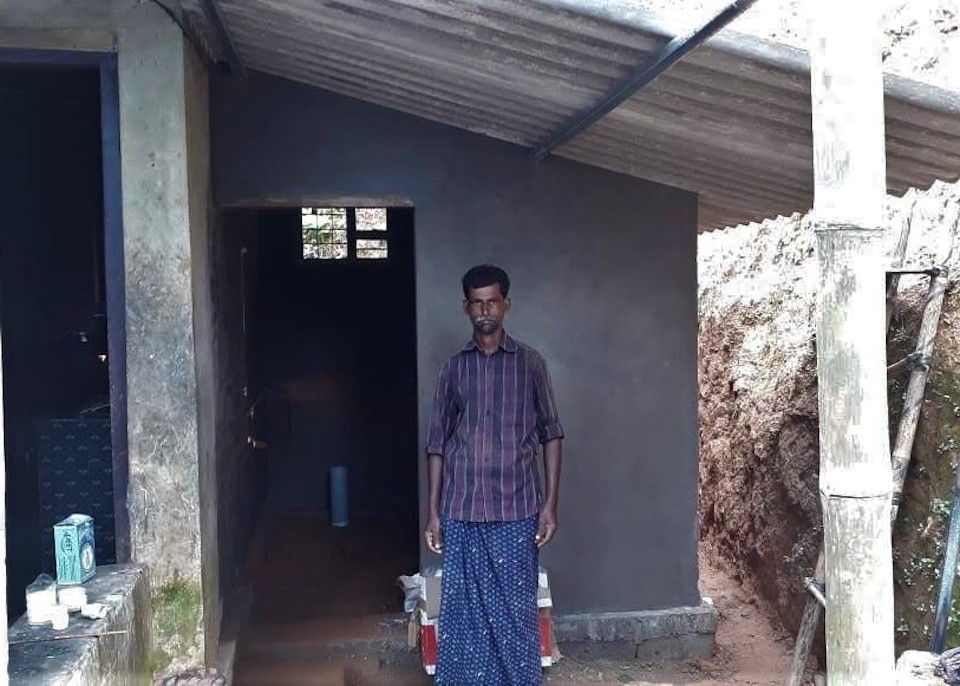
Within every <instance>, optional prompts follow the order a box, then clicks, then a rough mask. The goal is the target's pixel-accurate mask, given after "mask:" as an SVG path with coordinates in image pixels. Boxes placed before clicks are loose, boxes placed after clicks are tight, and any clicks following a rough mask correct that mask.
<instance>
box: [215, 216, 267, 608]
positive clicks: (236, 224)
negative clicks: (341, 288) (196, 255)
mask: <svg viewBox="0 0 960 686" xmlns="http://www.w3.org/2000/svg"><path fill="white" fill-rule="evenodd" d="M212 251H213V269H212V273H211V287H212V300H213V330H214V346H215V350H214V355H213V362H214V369H215V376H216V379H215V385H216V389H217V396H216V397H217V407H216V409H217V412H216V444H217V453H216V454H217V463H218V467H217V510H218V525H217V530H218V533H219V535H218V539H219V556H220V567H219V569H220V589H221V595H222V597H224V598H226V597H227V596H228V595H229V594H230V593H231V591H233V590H235V589H236V588H237V587H238V584H240V583H242V582H243V581H245V580H244V578H243V572H244V569H243V567H244V563H245V562H246V556H247V552H248V548H249V544H250V541H251V538H252V536H253V531H254V527H255V525H256V521H257V516H258V515H259V512H260V506H261V504H262V502H263V498H264V494H265V491H266V485H267V484H266V475H265V463H264V460H265V457H264V455H263V453H261V452H258V451H255V450H253V449H252V448H251V447H250V446H249V445H248V444H247V436H248V435H250V433H251V422H250V420H249V418H248V415H247V410H248V409H249V408H250V406H251V404H252V403H253V402H254V396H255V393H256V391H255V389H253V388H251V378H250V362H249V345H248V340H247V339H248V335H249V334H250V332H251V331H252V330H253V323H254V319H255V316H256V312H255V310H254V309H253V308H252V307H251V306H250V304H248V305H247V311H246V313H245V312H244V306H245V305H244V296H245V295H246V294H248V293H250V292H256V287H257V282H258V275H257V251H258V247H257V240H256V221H255V216H254V215H253V213H248V212H243V211H240V212H226V213H222V215H221V216H219V217H218V219H217V221H216V224H215V227H214V233H213V244H212ZM244 251H246V253H245V254H244ZM245 315H246V330H245V326H244V317H245Z"/></svg>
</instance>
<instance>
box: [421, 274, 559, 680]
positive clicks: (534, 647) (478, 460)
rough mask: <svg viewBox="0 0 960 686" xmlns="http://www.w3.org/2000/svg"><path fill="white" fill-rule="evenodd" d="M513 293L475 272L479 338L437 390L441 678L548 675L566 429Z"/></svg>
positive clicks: (435, 508)
mask: <svg viewBox="0 0 960 686" xmlns="http://www.w3.org/2000/svg"><path fill="white" fill-rule="evenodd" d="M509 292H510V279H509V278H508V276H507V274H506V272H504V271H503V270H502V269H500V268H498V267H493V266H490V265H483V266H478V267H474V268H473V269H471V270H470V271H468V272H467V273H466V274H465V275H464V277H463V295H464V303H463V309H464V312H465V313H466V315H467V317H468V318H469V319H470V322H471V324H472V325H473V337H472V338H471V339H470V341H469V342H468V343H467V344H466V345H465V346H464V347H463V348H462V349H461V350H459V351H458V352H457V353H456V354H455V355H453V357H451V358H450V359H449V360H447V361H446V363H444V365H443V367H442V369H441V370H440V378H439V381H438V382H437V391H436V396H435V398H434V407H433V415H432V417H431V420H430V431H429V435H428V437H427V455H428V460H429V475H430V491H429V492H430V496H429V510H428V515H427V526H426V529H425V530H424V538H425V539H426V543H427V547H428V548H429V549H430V550H432V551H433V552H435V553H438V554H440V553H442V554H443V581H442V584H441V593H440V626H439V636H438V640H437V649H438V655H437V671H436V676H435V683H436V684H437V686H537V685H538V684H540V683H541V679H542V672H541V667H540V630H539V621H538V611H537V577H538V551H539V549H540V548H542V547H543V546H544V545H546V544H547V543H549V542H550V540H551V539H552V538H553V536H554V535H555V534H556V531H557V496H558V485H559V482H560V459H561V440H562V438H563V429H562V428H561V426H560V421H559V418H558V416H557V408H556V404H555V403H554V399H553V389H552V388H551V385H550V377H549V375H548V374H547V366H546V363H545V362H544V360H543V358H542V357H541V356H540V354H539V353H538V352H537V351H535V350H534V349H533V348H530V347H528V346H526V345H524V344H523V343H520V342H519V341H516V340H514V339H513V338H511V337H510V336H508V335H507V333H506V332H505V331H504V329H503V321H504V318H505V317H506V315H507V312H509V311H510V300H509V298H508V297H507V296H508V294H509ZM541 446H543V463H544V470H543V471H544V481H545V485H546V488H545V489H543V490H545V493H544V492H542V490H541V488H540V480H539V475H538V472H537V465H536V458H537V455H538V453H539V452H540V449H541Z"/></svg>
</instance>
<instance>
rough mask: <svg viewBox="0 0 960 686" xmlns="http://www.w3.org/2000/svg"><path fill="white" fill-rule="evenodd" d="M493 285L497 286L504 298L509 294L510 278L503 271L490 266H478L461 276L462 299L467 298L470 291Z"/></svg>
mask: <svg viewBox="0 0 960 686" xmlns="http://www.w3.org/2000/svg"><path fill="white" fill-rule="evenodd" d="M493 284H499V286H500V293H501V294H502V295H503V297H504V298H506V297H507V295H508V294H509V293H510V277H509V276H507V273H506V272H505V271H503V270H502V269H500V267H495V266H493V265H492V264H478V265H477V266H476V267H472V268H471V269H470V271H468V272H467V273H466V274H464V275H463V297H464V298H466V297H468V296H469V294H470V291H471V290H474V289H477V288H486V287H487V286H492V285H493Z"/></svg>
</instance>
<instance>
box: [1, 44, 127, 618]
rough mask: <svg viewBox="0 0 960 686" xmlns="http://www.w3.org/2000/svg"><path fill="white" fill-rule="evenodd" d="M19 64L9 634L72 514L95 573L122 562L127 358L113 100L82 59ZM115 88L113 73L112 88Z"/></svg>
mask: <svg viewBox="0 0 960 686" xmlns="http://www.w3.org/2000/svg"><path fill="white" fill-rule="evenodd" d="M15 57H16V56H14V58H11V56H10V55H7V54H0V102H2V106H0V151H2V153H0V335H2V346H3V413H4V415H3V417H4V450H5V467H6V479H7V491H6V502H5V505H6V518H7V519H6V523H7V550H8V552H7V589H6V591H7V607H8V621H11V622H12V621H13V620H15V619H16V618H17V617H18V616H19V615H20V614H21V613H22V612H23V611H24V605H25V599H24V587H25V586H26V585H27V584H28V583H29V582H30V581H32V580H33V578H34V577H35V576H36V575H37V574H38V573H40V572H47V573H49V574H51V575H52V576H55V571H56V567H55V563H54V553H53V534H52V526H53V524H54V523H55V522H57V521H59V520H60V519H62V518H64V517H66V516H68V515H70V514H72V513H74V512H80V513H84V514H89V515H91V516H93V518H94V522H95V530H96V543H97V548H96V554H97V562H98V564H106V563H111V562H114V561H116V558H117V540H116V528H115V516H114V514H115V509H116V508H115V502H114V498H115V488H114V477H115V470H114V459H115V457H116V456H117V455H116V453H117V451H115V450H114V447H113V444H114V440H115V438H116V437H115V436H113V435H112V429H113V427H112V424H111V374H112V372H111V369H112V368H114V367H115V366H116V365H119V368H120V369H122V368H123V365H124V360H123V356H122V355H121V356H120V357H119V359H116V358H115V357H113V356H111V355H110V352H111V345H110V344H111V343H112V342H115V341H111V340H108V328H113V327H112V322H111V327H108V320H107V309H108V307H107V306H108V299H109V298H108V286H107V284H108V278H107V272H108V271H109V270H110V269H114V270H115V269H116V268H117V263H116V262H115V261H112V259H113V258H112V257H110V255H112V256H113V257H115V256H116V254H117V252H118V251H119V250H122V244H120V243H119V241H120V240H122V238H121V237H120V228H119V219H118V217H117V216H116V209H117V207H118V206H119V200H118V198H117V197H115V196H113V195H112V190H114V189H115V186H114V182H113V180H111V176H110V175H109V174H107V175H106V178H107V184H108V185H109V186H110V188H111V191H109V192H107V193H105V192H104V186H105V182H104V179H105V174H104V169H105V157H109V158H110V159H109V160H108V161H107V164H109V165H114V164H115V163H116V159H115V157H114V156H113V152H114V150H113V149H112V148H111V146H113V145H115V144H116V129H115V127H113V126H112V124H111V123H114V124H115V116H116V108H115V107H114V106H112V105H111V106H110V107H109V110H110V111H104V107H103V104H104V102H105V98H104V95H105V91H109V93H112V92H114V91H113V90H112V87H111V85H109V84H108V85H107V86H104V85H103V73H104V66H103V64H101V62H100V59H99V58H98V57H97V56H93V55H86V56H82V57H81V58H79V59H78V62H81V63H83V64H78V65H72V66H65V65H56V66H53V65H50V64H48V65H47V66H32V65H31V66H28V65H25V64H17V65H13V64H11V62H17V61H22V60H18V59H15ZM21 57H22V55H21ZM4 58H6V59H4ZM103 59H104V60H105V61H106V62H112V61H113V57H112V56H111V57H104V58H103ZM64 60H65V61H66V62H68V63H69V62H70V61H71V60H70V59H69V57H65V58H64ZM52 61H57V60H52ZM3 63H6V66H4V64H3ZM114 64H115V62H114ZM115 78H116V77H115V72H113V73H112V81H111V84H112V85H115V83H116V82H115ZM109 93H107V95H108V96H109ZM107 100H109V97H107ZM107 129H110V131H111V133H110V134H109V135H108V136H104V133H103V132H104V131H105V130H107ZM105 151H106V152H107V154H106V155H105ZM112 168H113V169H114V170H116V168H115V167H112ZM118 184H119V179H116V189H118ZM107 196H110V197H109V198H107ZM105 198H106V199H108V200H109V202H108V203H106V204H105ZM111 221H116V222H118V223H117V224H116V227H115V228H116V229H117V230H116V231H115V232H111V233H110V238H109V240H108V238H107V236H108V233H107V232H105V224H108V223H109V222H111ZM115 249H116V250H115ZM111 251H113V252H112V253H111ZM120 269H121V273H122V266H121V267H120ZM119 283H120V286H119V288H120V295H121V298H122V281H120V282H119ZM121 302H122V300H121ZM122 316H123V314H122V308H121V309H120V317H121V318H122ZM121 321H122V319H121ZM120 328H121V329H122V326H121V327H120ZM117 334H118V332H117V331H114V332H113V333H112V334H111V336H112V337H113V336H116V335H117ZM118 340H119V341H120V343H121V344H122V337H121V338H119V339H118ZM121 376H122V375H121ZM113 390H114V391H115V392H117V391H118V390H119V389H117V388H114V389H113ZM123 435H124V445H123V448H122V453H123V456H124V458H125V431H124V432H123Z"/></svg>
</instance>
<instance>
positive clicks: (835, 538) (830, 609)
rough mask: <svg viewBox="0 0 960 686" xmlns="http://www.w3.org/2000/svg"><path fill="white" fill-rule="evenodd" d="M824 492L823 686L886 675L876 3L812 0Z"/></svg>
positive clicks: (882, 182)
mask: <svg viewBox="0 0 960 686" xmlns="http://www.w3.org/2000/svg"><path fill="white" fill-rule="evenodd" d="M811 10H812V15H811V19H812V20H811V24H810V28H811V31H810V39H809V49H810V66H811V70H810V81H811V97H812V112H813V147H814V156H813V157H814V219H815V225H816V233H817V256H818V263H819V277H820V284H819V286H820V287H819V296H818V306H819V313H818V322H817V380H818V395H819V405H820V496H821V501H822V503H823V532H824V579H825V582H826V594H825V595H826V600H827V606H826V622H825V631H826V644H827V681H828V683H829V684H830V686H854V685H856V686H859V685H861V684H888V683H892V682H893V670H894V646H893V571H892V550H891V541H890V529H891V527H890V504H891V503H890V443H889V437H888V434H887V393H886V374H885V369H886V361H885V355H886V350H885V345H884V328H885V321H886V312H885V306H884V298H883V294H884V278H883V276H884V272H885V268H884V264H883V246H882V241H881V238H882V235H883V231H882V226H883V211H884V198H885V195H886V173H885V169H886V165H885V155H884V129H883V79H882V73H881V68H880V46H879V41H878V39H879V37H880V29H879V26H880V24H879V12H878V9H877V7H876V6H875V4H874V3H860V2H856V0H813V2H811Z"/></svg>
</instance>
